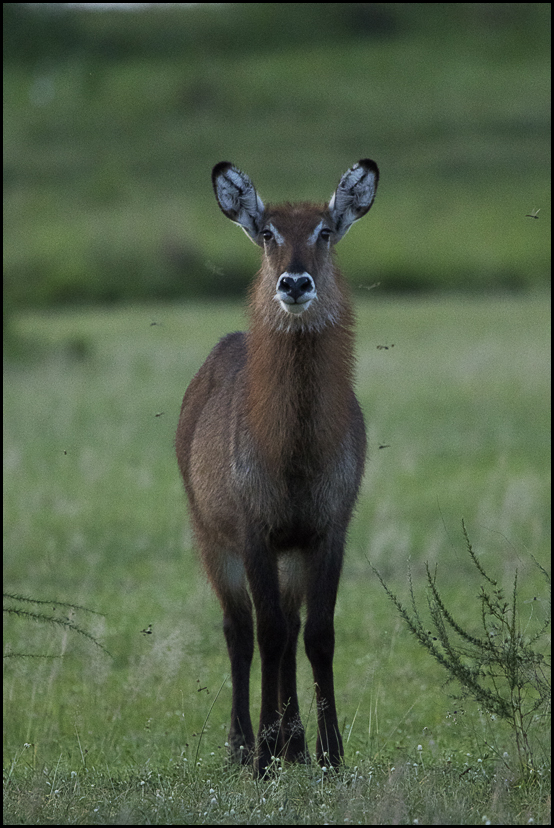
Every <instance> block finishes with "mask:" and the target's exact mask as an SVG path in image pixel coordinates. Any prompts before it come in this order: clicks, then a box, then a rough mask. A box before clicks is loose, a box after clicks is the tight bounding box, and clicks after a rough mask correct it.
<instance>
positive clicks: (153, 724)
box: [4, 294, 550, 824]
mask: <svg viewBox="0 0 554 828" xmlns="http://www.w3.org/2000/svg"><path fill="white" fill-rule="evenodd" d="M357 309H358V327H357V346H358V371H357V374H358V394H359V397H360V400H361V403H362V406H363V409H364V412H365V416H366V421H367V426H368V432H369V438H370V448H369V459H368V464H367V472H366V476H365V479H364V483H363V488H362V492H361V496H360V501H359V507H358V510H357V513H356V516H355V518H354V520H353V523H352V526H351V532H350V540H349V548H348V553H347V559H346V563H345V568H344V574H343V579H342V582H341V588H340V592H339V599H338V603H337V613H336V636H337V645H336V647H337V652H336V685H337V704H338V709H339V718H340V722H341V726H342V725H344V741H345V754H346V756H345V759H346V764H347V768H346V770H345V771H344V772H343V773H341V775H340V776H339V777H338V778H337V779H335V780H334V781H332V782H331V783H325V784H324V783H323V782H322V779H321V773H320V772H319V771H318V769H317V766H315V765H314V766H312V767H311V768H309V769H306V768H286V769H285V770H284V771H283V772H281V773H280V774H279V775H278V779H277V780H276V781H275V780H274V781H272V782H268V783H264V784H263V785H255V784H254V783H253V782H252V781H251V779H250V777H249V775H248V773H244V772H243V773H241V772H238V771H235V770H233V771H229V770H228V769H226V767H225V739H226V733H227V728H228V723H229V713H230V682H229V678H228V675H229V669H228V660H227V654H226V649H225V645H224V640H223V635H222V631H221V618H220V610H219V606H218V604H217V601H216V600H215V598H214V597H213V595H212V593H211V591H210V589H209V587H208V585H207V584H206V582H205V580H204V577H203V574H202V572H201V570H200V567H199V564H198V562H197V560H196V557H195V554H194V551H193V546H192V538H191V534H190V530H189V527H188V521H187V515H186V507H185V499H184V495H183V492H182V486H181V483H180V480H179V478H178V473H177V468H176V463H175V459H174V455H173V436H174V431H175V427H176V422H177V418H178V413H179V407H180V402H181V398H182V394H183V392H184V389H185V387H186V385H187V383H188V382H189V380H190V378H191V376H192V375H193V373H194V372H195V370H196V369H197V368H198V367H199V365H200V364H201V362H202V360H203V359H204V357H205V356H206V354H207V353H208V351H209V349H210V347H211V346H212V345H213V344H214V343H215V342H216V341H217V339H218V338H219V337H220V336H221V335H223V334H224V333H225V332H227V331H230V330H236V329H239V328H241V327H244V317H243V314H242V311H241V307H240V305H238V304H236V305H235V304H224V303H212V304H207V303H201V302H197V303H188V304H187V305H185V306H165V305H157V306H144V307H137V306H133V307H129V308H125V309H106V310H90V311H85V310H82V311H81V310H79V311H72V312H70V311H66V312H51V313H26V314H22V315H19V316H17V317H16V318H15V320H14V324H13V334H12V335H13V338H14V339H13V341H12V345H11V351H12V353H13V356H12V358H11V359H10V360H9V361H8V363H7V365H6V366H5V388H4V423H5V424H4V479H5V481H6V485H5V495H4V546H5V558H4V578H5V586H6V588H7V589H9V591H10V592H12V593H19V594H24V595H28V596H32V597H34V598H41V599H47V600H52V601H53V602H55V601H66V602H72V603H75V604H80V605H84V606H87V607H90V608H91V609H94V610H96V611H99V612H101V613H104V615H103V616H96V615H94V616H89V615H87V614H84V613H80V612H78V613H77V614H76V615H75V621H76V623H78V624H79V625H81V626H83V627H85V628H86V629H87V630H88V631H89V632H91V633H92V634H93V635H95V636H96V637H98V639H99V640H100V641H101V642H102V643H103V644H104V645H105V646H106V647H107V649H108V650H109V651H110V653H111V654H112V656H113V657H112V658H109V657H108V656H106V655H105V654H104V653H103V652H102V651H101V650H99V649H97V648H96V647H94V645H93V644H91V643H90V642H88V641H87V640H85V639H83V638H82V637H81V636H78V635H75V634H71V632H68V631H67V630H65V631H58V630H53V629H52V628H50V627H48V628H44V627H43V626H41V625H39V624H32V623H30V622H24V621H22V620H19V619H16V618H13V617H10V618H9V619H8V621H7V624H6V632H5V641H6V643H5V647H7V648H9V650H10V651H11V652H24V653H36V654H41V655H47V656H51V657H50V658H32V659H31V658H28V659H22V658H10V659H8V660H7V661H6V667H5V677H4V722H5V726H4V757H5V758H4V763H5V765H4V767H5V778H6V779H8V780H9V781H8V783H7V785H6V789H5V792H6V797H5V821H8V822H28V823H33V822H40V823H43V822H50V821H55V822H88V823H94V822H99V823H105V822H115V821H120V822H138V823H144V822H157V823H162V822H171V821H173V822H178V821H181V822H183V823H190V822H197V823H202V822H208V823H215V822H221V823H226V822H227V823H233V822H235V823H240V822H243V823H244V822H248V821H253V822H256V823H260V822H262V821H263V820H266V821H268V822H276V823H279V822H283V823H289V824H290V823H303V822H305V823H310V822H311V823H314V822H315V823H318V822H325V821H328V822H334V821H336V822H341V823H342V822H344V821H345V820H349V821H353V822H355V821H362V822H381V823H383V822H392V821H395V820H397V821H413V820H415V819H418V820H419V822H420V823H421V822H432V821H436V820H438V821H441V822H448V823H457V822H470V823H479V824H482V822H483V821H484V819H485V818H488V819H490V820H492V821H494V822H503V823H504V824H506V823H524V822H527V821H528V820H529V819H533V820H534V821H535V822H536V823H539V822H540V823H542V822H545V823H549V820H550V817H549V814H548V813H547V811H546V805H545V802H546V799H545V789H546V787H547V786H548V780H547V778H546V776H541V775H540V774H539V775H537V779H536V784H535V786H534V787H533V786H532V787H531V788H525V789H523V788H521V787H517V786H516V787H514V782H515V779H516V776H515V774H514V773H513V771H512V770H510V752H511V751H512V750H513V745H512V743H511V739H510V734H509V732H508V731H507V730H506V729H505V728H504V727H503V726H502V725H501V723H499V722H494V721H491V719H490V717H487V716H486V715H485V714H484V713H483V712H480V711H479V710H478V709H477V707H476V706H473V705H472V704H471V703H470V702H464V703H463V705H461V704H460V703H458V702H456V701H454V700H452V699H450V698H449V697H448V695H447V693H448V692H449V691H450V690H454V689H455V688H454V687H450V688H445V687H443V686H442V685H443V682H444V681H445V679H446V676H445V675H443V674H442V673H441V671H440V669H439V667H438V665H436V664H435V663H434V662H433V661H432V659H431V658H430V657H429V656H428V655H427V654H426V653H424V652H423V650H421V649H420V648H419V647H418V645H417V643H416V641H415V640H414V639H413V638H412V637H411V636H410V635H409V633H408V632H407V631H406V629H405V628H404V626H403V624H402V622H401V619H399V618H398V617H397V615H396V614H395V611H394V608H393V607H392V606H391V605H390V603H389V601H388V600H387V598H386V596H385V594H384V593H383V590H382V588H381V586H380V585H379V583H378V582H377V580H376V578H375V577H374V575H373V574H372V572H371V569H370V567H369V564H368V560H371V562H372V563H373V564H374V565H375V566H376V567H377V568H378V569H379V571H380V572H381V573H382V574H383V576H384V577H385V579H386V580H387V582H388V584H389V586H390V587H391V588H392V589H393V590H394V591H395V592H396V593H397V594H398V595H399V597H401V598H402V600H404V599H405V598H406V597H407V595H408V585H407V571H408V560H409V565H410V567H411V570H412V574H413V578H414V585H415V589H416V593H417V594H418V597H420V598H421V599H422V603H424V598H423V590H424V582H425V562H426V561H428V562H429V564H430V565H431V566H432V567H433V566H434V565H435V564H437V566H438V583H439V586H440V588H441V594H442V595H443V597H444V598H445V602H446V603H447V604H448V606H449V607H450V608H451V609H452V610H453V611H454V612H455V614H456V615H457V617H458V618H459V619H460V622H461V623H463V624H464V625H465V626H466V627H467V628H468V629H471V628H472V627H473V628H475V627H477V625H478V622H479V618H478V617H476V616H475V613H476V612H478V604H477V601H476V597H475V596H476V594H477V589H478V587H477V581H476V579H475V578H474V575H473V572H472V569H471V565H470V564H469V563H468V561H467V560H466V558H467V556H466V554H465V545H464V539H463V536H462V532H461V519H462V517H463V518H464V519H465V521H466V525H467V527H468V531H469V534H470V538H471V541H472V544H473V548H474V550H475V552H476V554H477V555H478V557H480V558H481V559H482V561H483V564H484V565H485V566H486V568H487V571H490V572H491V573H492V574H493V575H494V577H496V578H498V579H499V581H500V583H501V584H502V585H503V586H505V587H506V588H507V592H508V593H510V588H511V586H512V585H513V573H514V570H515V568H516V567H517V568H518V570H519V576H518V592H519V598H520V604H519V611H520V614H521V619H522V624H523V625H524V626H525V627H526V628H528V629H532V628H533V624H535V623H540V621H541V620H542V619H543V618H544V614H545V612H546V604H545V603H544V602H543V600H542V599H543V596H544V586H543V583H542V578H541V576H540V573H538V571H537V569H536V567H535V566H534V564H533V562H532V559H531V557H530V555H531V554H532V555H534V556H535V557H536V558H537V560H538V561H540V562H541V563H542V564H543V565H545V564H546V562H547V561H548V556H549V533H550V503H549V477H548V476H549V459H548V456H549V455H548V440H549V400H550V388H549V360H550V343H549V307H548V298H547V297H546V296H543V297H541V296H538V297H534V298H531V297H529V298H525V299H522V298H520V299H516V298H489V299H479V300H477V299H474V300H470V299H467V298H466V299H449V300H447V299H440V300H439V299H437V300H435V301H423V300H418V301H408V300H402V301H399V300H392V299H391V300H389V301H383V300H377V299H375V298H374V297H373V296H372V295H370V294H368V295H367V296H366V295H363V296H361V297H360V298H359V300H358V304H357ZM152 322H156V323H157V324H156V325H152V324H151V323H152ZM384 346H386V347H384ZM393 346H394V347H393ZM156 415H160V416H156ZM380 446H387V447H386V448H380ZM535 597H537V598H539V600H538V601H534V600H533V599H534V598H535ZM58 612H59V610H58ZM149 624H151V625H152V631H153V632H152V635H147V634H145V633H143V632H141V631H142V630H145V629H147V628H148V625H149ZM62 655H63V658H61V657H60V656H62ZM252 679H253V680H252V687H253V693H252V708H253V714H254V718H256V716H257V711H258V709H259V661H258V659H257V657H256V658H255V663H254V668H253V677H252ZM204 688H205V689H204ZM220 689H221V692H220V693H219V696H217V694H218V692H219V691H220ZM299 689H300V698H301V707H302V710H303V712H304V718H305V720H306V724H307V730H308V739H309V744H310V747H311V748H312V749H313V748H314V747H315V720H314V710H313V687H312V679H311V674H310V670H309V667H308V664H307V660H306V658H305V655H304V653H303V652H301V653H300V657H299ZM216 696H217V699H216ZM214 700H215V703H214ZM212 704H213V708H212ZM210 711H211V712H210ZM208 714H209V716H208ZM207 717H208V719H207V724H206V726H205V728H204V730H203V725H204V723H205V721H206V718H207ZM539 736H540V734H536V737H535V738H536V741H535V743H534V744H535V749H536V751H537V756H538V757H539V758H540V762H541V765H544V751H545V746H544V745H541V743H540V738H539ZM485 742H486V743H487V744H485ZM504 752H505V753H507V754H508V758H507V764H508V767H506V766H505V765H504V764H503V761H502V755H503V753H504ZM393 768H394V770H393ZM542 772H543V773H544V774H546V766H544V767H543V771H542Z"/></svg>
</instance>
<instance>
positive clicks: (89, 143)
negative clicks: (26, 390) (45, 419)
mask: <svg viewBox="0 0 554 828" xmlns="http://www.w3.org/2000/svg"><path fill="white" fill-rule="evenodd" d="M74 5H77V4H74ZM82 5H87V4H82ZM88 5H94V4H88ZM138 5H139V6H140V4H138ZM129 6H132V4H129ZM3 15H4V206H5V210H4V215H5V224H4V273H5V299H6V300H7V303H6V304H5V307H7V308H8V309H16V308H21V307H23V306H24V307H29V306H38V307H40V306H48V305H52V304H58V305H59V304H60V303H76V302H112V301H134V300H151V299H165V300H167V299H174V298H179V297H182V298H189V297H192V296H210V295H211V296H215V295H217V296H224V295H234V294H239V293H241V294H242V293H243V291H244V288H245V286H246V284H247V283H248V281H249V280H250V278H251V275H252V273H253V272H254V270H255V269H256V268H257V263H258V255H257V251H256V249H255V248H254V247H253V245H249V244H246V243H245V240H243V239H241V238H239V237H237V236H236V230H235V229H234V228H233V227H232V226H231V225H230V224H229V222H227V221H225V219H224V218H223V217H222V216H221V214H220V213H219V211H218V209H217V206H216V203H215V200H214V197H213V193H212V189H211V184H210V170H211V167H212V166H213V165H214V164H215V163H216V162H218V161H220V160H224V159H225V160H231V161H233V162H234V163H235V164H237V165H238V166H240V167H241V168H243V169H244V170H245V171H246V172H247V173H248V174H249V175H250V176H251V177H252V179H253V180H254V182H255V183H256V185H257V187H258V189H259V190H260V192H261V195H262V198H264V200H266V201H277V200H281V199H290V200H295V199H311V200H316V201H319V200H321V201H323V200H324V199H326V198H328V197H329V195H330V194H331V192H332V191H333V189H334V187H335V185H336V183H337V181H338V179H339V177H340V175H341V174H342V173H343V172H344V171H345V170H346V169H347V168H348V167H349V166H351V165H352V164H353V163H354V162H355V161H357V160H358V159H359V158H361V157H371V158H374V159H375V160H376V161H377V162H378V164H379V167H380V169H381V187H380V192H379V194H378V197H377V205H378V209H376V210H375V211H374V212H373V213H372V220H371V224H369V223H368V224H367V225H364V229H363V230H362V229H357V230H356V231H355V232H353V233H352V234H351V237H349V243H348V245H345V246H344V249H343V250H342V251H341V263H342V265H343V266H344V269H345V271H346V273H347V274H348V276H349V278H350V279H351V281H352V284H353V285H354V286H355V287H356V288H359V287H360V286H365V287H369V286H370V285H373V284H374V283H375V282H378V283H379V287H378V290H379V291H389V292H391V291H395V292H398V291H412V292H413V291H430V290H448V291H491V290H503V291H505V290H511V291H514V290H520V291H522V290H526V291H528V290H537V289H541V288H543V287H544V286H545V285H546V284H547V280H548V279H549V275H548V274H549V218H550V211H549V198H550V189H549V188H550V183H549V181H550V179H549V157H550V132H549V126H550V124H549V111H550V40H549V27H550V4H549V3H441V4H439V3H410V4H407V3H341V4H338V3H324V4H320V3H318V4H313V3H265V4H246V3H244V4H242V3H238V4H234V3H226V4H211V3H202V4H190V5H189V4H160V5H159V6H156V7H150V6H149V5H148V4H144V5H143V8H142V10H140V11H138V10H135V11H129V10H127V11H126V12H122V11H121V10H114V9H112V10H109V11H102V12H100V11H95V12H92V11H90V10H88V11H84V10H83V9H82V8H81V9H75V8H69V7H68V4H63V3H57V4H50V3H41V4H20V3H5V4H3ZM538 208H540V213H539V216H540V219H539V220H538V221H536V220H533V219H531V218H527V217H526V214H532V212H533V211H534V210H537V209H538ZM360 227H361V226H360ZM368 235H369V239H368Z"/></svg>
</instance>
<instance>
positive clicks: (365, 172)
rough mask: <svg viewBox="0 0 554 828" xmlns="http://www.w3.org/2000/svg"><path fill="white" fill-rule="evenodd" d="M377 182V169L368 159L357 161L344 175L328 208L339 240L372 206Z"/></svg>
mask: <svg viewBox="0 0 554 828" xmlns="http://www.w3.org/2000/svg"><path fill="white" fill-rule="evenodd" d="M378 181H379V168H378V167H377V164H376V163H375V161H371V160H370V159H369V158H364V159H362V160H361V161H358V163H357V164H354V166H353V167H350V169H349V170H348V171H347V172H345V173H344V175H343V177H342V178H341V180H340V181H339V186H338V187H337V189H336V191H335V192H334V193H333V195H332V197H331V201H330V202H329V208H328V209H329V212H330V213H331V218H332V219H333V222H334V224H335V232H336V233H337V235H338V237H339V239H342V237H343V236H344V235H345V234H346V233H347V232H348V231H349V230H350V228H351V227H352V225H353V224H354V222H355V221H358V219H361V218H362V216H365V214H366V213H367V211H368V210H369V208H370V207H371V205H372V204H373V199H374V198H375V192H376V190H377V182H378Z"/></svg>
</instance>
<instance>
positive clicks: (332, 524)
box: [176, 159, 379, 777]
mask: <svg viewBox="0 0 554 828" xmlns="http://www.w3.org/2000/svg"><path fill="white" fill-rule="evenodd" d="M378 178H379V171H378V168H377V165H376V164H375V162H374V161H370V160H368V159H364V160H362V161H359V162H358V163H357V164H354V166H353V167H351V168H350V169H349V170H348V171H347V172H346V173H345V174H344V175H343V176H342V178H341V180H340V182H339V185H338V187H337V189H336V191H335V193H334V194H333V196H332V197H331V200H330V201H329V203H328V204H324V205H315V204H311V203H300V204H283V205H280V206H270V205H267V206H264V203H263V202H262V200H261V198H260V196H259V195H258V193H257V191H256V189H255V188H254V185H253V183H252V181H251V180H250V178H249V177H248V176H247V175H245V173H243V172H241V171H240V170H239V169H238V168H237V167H235V166H233V165H232V164H230V163H229V162H227V161H222V162H221V163H219V164H217V165H216V166H215V167H214V168H213V172H212V181H213V187H214V191H215V195H216V199H217V201H218V203H219V206H220V208H221V210H222V212H223V213H224V214H225V215H226V216H227V218H229V219H231V221H233V222H235V223H236V224H238V225H239V226H240V227H242V229H243V230H244V231H245V232H246V234H247V235H248V236H249V237H250V239H251V240H252V241H254V242H255V243H256V244H257V245H258V246H259V247H260V248H261V251H262V264H261V268H260V270H259V272H258V274H257V276H256V279H255V281H254V283H253V286H252V289H251V295H250V304H249V309H250V325H249V330H248V332H247V333H231V334H228V335H227V336H225V337H224V338H223V339H221V340H220V342H219V343H218V344H217V345H216V346H215V348H214V349H213V350H212V351H211V353H210V354H209V356H208V358H207V359H206V361H205V362H204V364H203V365H202V367H201V368H200V370H199V371H198V373H197V374H196V375H195V376H194V378H193V379H192V381H191V383H190V385H189V387H188V389H187V391H186V393H185V396H184V399H183V404H182V407H181V414H180V418H179V425H178V428H177V435H176V452H177V459H178V464H179V468H180V472H181V474H182V477H183V481H184V485H185V490H186V494H187V497H188V502H189V511H190V516H191V522H192V526H193V530H194V534H195V537H196V541H197V544H198V547H199V550H200V553H201V557H202V560H203V564H204V567H205V569H206V572H207V575H208V577H209V580H210V581H211V585H212V586H213V589H214V590H215V593H216V595H217V597H218V599H219V601H220V604H221V607H222V610H223V630H224V635H225V639H226V643H227V649H228V653H229V658H230V661H231V676H232V685H233V690H232V709H231V727H230V732H229V738H228V745H229V753H230V758H231V759H232V760H234V761H238V762H241V763H243V764H246V763H249V762H253V765H254V774H255V776H258V777H259V776H264V775H265V774H266V773H267V772H268V768H269V766H270V765H271V762H272V760H273V758H275V757H276V756H281V757H283V759H285V760H287V761H297V762H304V763H308V762H309V761H310V756H309V753H308V750H307V745H306V738H305V731H304V727H303V725H302V721H301V718H300V712H299V705H298V696H297V689H296V649H297V640H298V635H299V632H300V627H301V622H300V608H301V605H302V604H303V603H305V604H306V622H305V627H304V644H305V648H306V654H307V656H308V659H309V660H310V663H311V667H312V671H313V677H314V682H315V689H316V700H317V731H318V732H317V744H316V756H317V759H318V761H319V762H320V764H322V765H324V766H327V767H333V768H336V767H337V766H339V765H340V762H341V760H342V757H343V755H344V752H343V746H342V739H341V735H340V732H339V725H338V720H337V711H336V706H335V693H334V681H333V654H334V645H335V633H334V622H333V616H334V609H335V602H336V596H337V589H338V584H339V578H340V573H341V568H342V561H343V554H344V545H345V537H346V531H347V527H348V523H349V521H350V518H351V515H352V510H353V508H354V503H355V500H356V497H357V493H358V489H359V486H360V481H361V478H362V474H363V469H364V461H365V453H366V435H365V426H364V420H363V416H362V412H361V409H360V406H359V404H358V401H357V400H356V397H355V395H354V390H353V384H352V374H353V367H354V355H353V331H352V328H353V322H354V320H353V311H352V307H351V303H350V300H349V295H348V290H347V285H346V282H345V279H344V277H343V276H342V275H341V273H340V271H339V270H338V268H337V266H336V264H335V261H334V256H333V253H334V246H335V244H336V243H337V242H338V241H340V239H341V238H342V237H343V236H344V235H345V234H346V233H347V231H348V230H349V229H350V227H351V226H352V224H354V222H356V221H358V219H360V218H362V216H364V215H365V214H366V213H367V212H368V210H369V208H370V207H371V205H372V203H373V200H374V197H375V191H376V188H377V182H378ZM252 603H253V604H254V610H255V614H256V630H257V641H258V647H259V651H260V658H261V675H262V693H261V711H260V724H259V728H258V736H257V740H255V738H254V731H253V729H252V722H251V719H250V711H249V685H250V666H251V662H252V656H253V651H254V625H253V614H252Z"/></svg>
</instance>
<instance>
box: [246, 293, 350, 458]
mask: <svg viewBox="0 0 554 828" xmlns="http://www.w3.org/2000/svg"><path fill="white" fill-rule="evenodd" d="M352 323H353V318H352V311H351V308H350V307H349V306H348V305H346V304H345V305H344V306H343V307H342V308H341V311H340V313H339V314H338V316H337V318H336V319H335V320H334V321H333V323H331V322H329V323H328V324H327V325H326V326H324V327H323V328H322V329H320V330H314V329H305V328H302V327H298V328H297V329H296V330H292V331H291V330H288V331H285V330H276V329H275V328H272V327H270V326H268V325H267V324H264V322H263V321H260V320H258V319H256V318H254V320H253V324H252V326H251V330H250V333H249V334H248V358H247V387H248V390H247V403H246V406H247V417H248V421H249V428H250V431H251V433H252V435H253V437H254V440H255V443H256V446H257V448H258V450H259V451H261V453H262V454H263V456H264V457H265V458H266V460H267V462H268V464H269V465H270V467H271V468H273V469H281V470H284V469H286V468H289V469H290V468H291V467H292V468H296V467H303V466H306V464H307V465H308V467H309V468H311V469H317V468H320V467H321V466H322V465H323V464H325V462H326V461H327V460H328V459H329V458H330V457H332V456H333V455H334V454H335V453H336V452H337V451H338V450H339V449H340V447H341V445H342V443H343V439H344V435H345V433H346V431H347V428H348V420H349V417H350V416H351V411H352V408H351V406H352V395H353V392H352V371H353V334H352Z"/></svg>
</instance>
